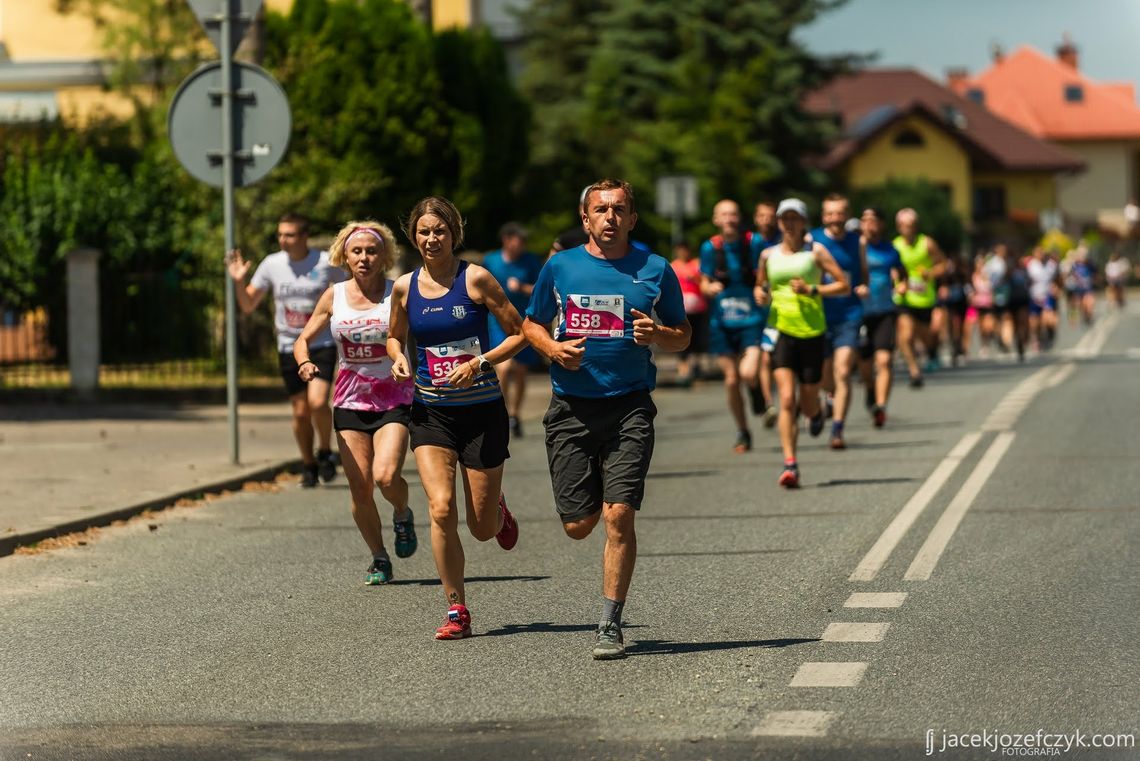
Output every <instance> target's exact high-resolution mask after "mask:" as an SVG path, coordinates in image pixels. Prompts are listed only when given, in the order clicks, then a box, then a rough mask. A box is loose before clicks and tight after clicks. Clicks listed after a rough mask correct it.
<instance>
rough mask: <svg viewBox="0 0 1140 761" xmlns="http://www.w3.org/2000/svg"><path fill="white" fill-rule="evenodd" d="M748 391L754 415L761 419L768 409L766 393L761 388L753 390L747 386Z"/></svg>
mask: <svg viewBox="0 0 1140 761" xmlns="http://www.w3.org/2000/svg"><path fill="white" fill-rule="evenodd" d="M745 388H747V389H748V398H749V401H751V402H752V414H753V415H756V416H757V417H759V416H760V415H763V414H764V410H765V409H766V408H767V407H768V403H767V402H765V401H764V392H763V391H761V390H760V387H759V386H757V387H756V388H752V387H751V386H745Z"/></svg>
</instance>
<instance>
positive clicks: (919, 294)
mask: <svg viewBox="0 0 1140 761" xmlns="http://www.w3.org/2000/svg"><path fill="white" fill-rule="evenodd" d="M895 227H897V228H898V231H899V234H898V237H896V238H895V239H894V241H893V242H894V244H895V248H896V249H898V252H899V257H900V258H901V259H902V262H903V266H904V267H906V282H905V283H903V284H902V286H900V290H902V293H896V297H895V303H897V304H899V305H900V306H901V307H902V309H901V310H900V312H899V321H898V343H899V349H900V350H901V351H902V355H903V359H905V360H906V366H907V372H908V373H909V375H910V387H911V388H922V384H923V376H922V370H920V369H919V366H918V360H917V359H916V358H915V353H914V342H915V340H916V339H917V340H918V341H921V342H922V345H923V346H924V347H925V348H926V357H927V360H926V361H927V369H928V370H933V369H934V368H935V367H937V362H938V360H937V358H936V357H935V354H934V348H935V342H934V336H933V335H932V333H931V331H930V320H931V316H932V312H933V311H934V305H935V303H936V302H937V300H938V294H937V292H936V291H935V289H934V282H935V280H936V279H937V278H938V277H939V276H940V275H941V274H942V270H943V268H944V267H945V264H944V260H945V257H944V256H943V255H942V249H940V248H939V247H938V243H937V242H935V240H934V239H933V238H931V237H930V236H928V235H923V234H921V233H919V232H918V212H916V211H915V210H914V209H900V210H899V212H898V213H897V214H896V215H895Z"/></svg>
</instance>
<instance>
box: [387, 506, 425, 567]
mask: <svg viewBox="0 0 1140 761" xmlns="http://www.w3.org/2000/svg"><path fill="white" fill-rule="evenodd" d="M404 514H405V515H407V516H408V517H407V518H405V519H404V520H402V521H397V520H393V521H392V529H393V530H394V531H395V532H396V557H398V558H410V557H411V556H412V555H414V554H416V548H417V547H419V542H418V541H417V540H416V524H415V521H414V519H413V517H412V508H410V507H409V508H408V509H406V510H405V511H404Z"/></svg>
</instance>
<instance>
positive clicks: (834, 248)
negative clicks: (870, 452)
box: [811, 193, 867, 449]
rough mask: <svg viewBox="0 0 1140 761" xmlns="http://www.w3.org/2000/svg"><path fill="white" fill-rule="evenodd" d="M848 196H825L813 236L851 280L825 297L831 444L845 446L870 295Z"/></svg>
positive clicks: (825, 382) (825, 378)
mask: <svg viewBox="0 0 1140 761" xmlns="http://www.w3.org/2000/svg"><path fill="white" fill-rule="evenodd" d="M847 213H848V203H847V198H846V197H844V196H842V195H840V194H838V193H831V194H830V195H828V196H827V197H826V198H824V199H823V214H822V217H823V227H817V228H816V229H814V230H812V231H811V237H812V240H814V241H816V242H817V243H821V244H823V246H824V248H826V249H827V252H828V253H829V254H831V256H832V258H834V259H835V261H836V262H837V263H838V264H839V266H840V267H841V268H842V269H843V271H844V272H845V273H847V281H848V282H849V283H851V287H852V293H851V294H850V295H848V296H837V297H832V298H829V299H824V300H823V313H824V316H825V317H826V318H827V350H828V351H829V352H830V353H831V357H830V359H825V360H824V364H823V386H824V388H826V389H828V390H829V391H832V392H834V394H835V399H834V403H833V405H832V420H831V448H832V449H845V448H846V447H847V444H846V442H845V441H844V440H843V423H844V421H845V420H846V419H847V409H848V407H849V406H850V404H851V371H852V370H854V369H855V361H856V360H857V359H858V348H859V328H860V327H861V326H862V324H863V305H862V302H861V301H860V299H861V298H862V297H863V296H866V295H867V286H866V283H867V262H866V259H865V257H864V256H863V251H862V248H861V247H860V244H859V233H857V232H854V231H850V232H849V231H848V230H847V229H846V224H847Z"/></svg>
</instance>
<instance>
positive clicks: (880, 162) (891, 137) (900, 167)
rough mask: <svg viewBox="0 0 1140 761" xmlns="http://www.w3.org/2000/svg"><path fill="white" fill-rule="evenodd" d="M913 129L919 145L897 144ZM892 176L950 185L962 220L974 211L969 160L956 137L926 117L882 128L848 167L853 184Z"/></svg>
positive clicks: (872, 181) (956, 208)
mask: <svg viewBox="0 0 1140 761" xmlns="http://www.w3.org/2000/svg"><path fill="white" fill-rule="evenodd" d="M905 130H914V131H915V132H917V133H918V134H919V135H921V136H922V138H923V143H924V144H923V145H921V146H897V145H895V138H896V137H897V136H898V135H899V133H901V132H903V131H905ZM891 178H899V179H903V178H925V179H927V180H929V181H930V182H932V183H935V184H938V185H947V186H949V188H950V205H951V206H952V207H953V209H954V211H956V212H957V213H958V214H959V215H960V216H961V217H962V219H963V220H964V221H966V222H968V221H969V220H970V219H971V218H972V213H973V204H974V198H973V189H972V184H971V182H970V160H969V158H968V157H967V156H966V152H965V151H964V150H962V147H961V146H960V145H959V144H958V142H957V141H956V140H954V139H953V138H952V137H950V136H949V135H947V134H946V133H945V132H943V131H942V130H941V129H939V128H938V127H935V126H934V125H932V124H931V123H930V122H929V121H927V120H926V119H923V118H921V117H918V116H910V117H908V118H906V119H904V120H903V121H901V122H899V123H898V124H895V125H894V126H892V127H891V128H889V129H887V130H886V131H884V132H883V133H882V134H881V135H879V136H878V137H877V138H875V139H874V140H873V141H871V142H870V143H869V144H868V145H867V146H866V147H865V148H864V149H863V151H862V152H861V153H859V154H858V155H857V156H855V157H854V158H853V159H852V160H851V161H850V162H849V164H848V167H847V182H848V184H850V185H851V186H852V187H860V186H865V185H878V184H880V183H883V182H886V181H887V180H889V179H891Z"/></svg>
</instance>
